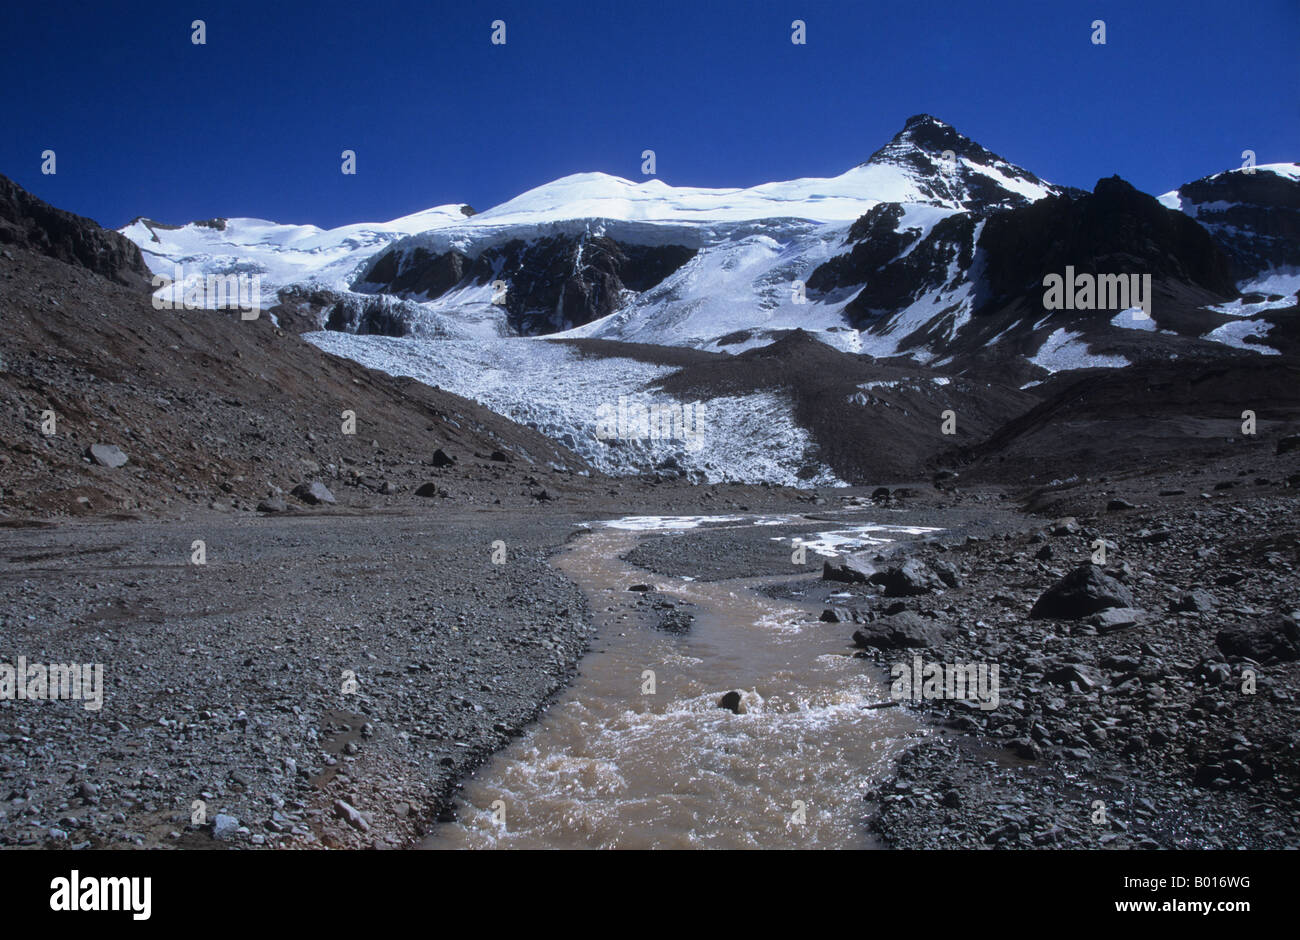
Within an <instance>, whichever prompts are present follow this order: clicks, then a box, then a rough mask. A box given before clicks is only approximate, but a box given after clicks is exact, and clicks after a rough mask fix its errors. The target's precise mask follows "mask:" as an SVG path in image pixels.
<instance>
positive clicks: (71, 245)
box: [0, 176, 150, 290]
mask: <svg viewBox="0 0 1300 940" xmlns="http://www.w3.org/2000/svg"><path fill="white" fill-rule="evenodd" d="M0 245H17V246H19V247H21V248H27V249H29V250H31V251H35V252H39V253H40V254H43V255H48V256H49V257H51V258H57V259H58V260H60V261H66V262H67V263H69V264H75V265H79V266H80V267H83V268H86V269H88V270H90V271H94V272H95V273H96V274H99V275H102V276H103V277H106V278H108V279H109V280H112V281H116V282H117V283H119V284H125V285H126V286H128V287H139V288H141V289H142V290H147V289H148V288H149V286H150V285H149V278H150V274H149V269H148V268H146V267H145V264H144V258H143V257H142V256H141V254H140V248H139V246H137V245H136V244H135V242H133V241H131V240H130V239H128V238H126V237H124V236H122V235H119V234H118V233H117V232H113V231H109V230H108V229H105V228H102V227H101V226H100V225H99V223H97V222H96V221H95V220H93V219H87V218H85V217H84V216H80V215H74V214H73V213H71V212H64V211H63V210H62V209H56V208H54V207H53V206H52V205H50V204H49V203H48V202H45V201H44V200H41V199H37V198H36V197H35V196H33V195H32V194H31V193H29V192H27V190H25V189H23V188H22V187H21V186H19V185H18V184H17V183H15V182H14V181H13V180H11V179H8V178H7V177H4V176H0Z"/></svg>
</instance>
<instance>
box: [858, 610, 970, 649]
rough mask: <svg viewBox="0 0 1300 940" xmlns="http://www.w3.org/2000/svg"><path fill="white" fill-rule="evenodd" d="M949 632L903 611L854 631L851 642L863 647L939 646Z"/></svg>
mask: <svg viewBox="0 0 1300 940" xmlns="http://www.w3.org/2000/svg"><path fill="white" fill-rule="evenodd" d="M948 632H950V631H948V630H946V629H945V628H944V627H943V626H941V625H940V624H937V623H934V622H933V621H930V620H926V619H924V618H923V617H920V616H918V615H917V614H914V613H912V612H911V611H904V612H903V613H901V614H894V615H893V616H892V617H882V618H881V619H879V620H877V621H875V622H873V623H869V624H867V625H866V626H863V627H861V628H859V629H858V630H855V631H854V632H853V643H854V645H856V646H859V647H861V648H863V649H877V650H901V649H931V648H934V647H937V646H941V645H942V644H943V641H944V637H945V635H946V634H947V633H948Z"/></svg>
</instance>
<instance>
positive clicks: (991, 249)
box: [976, 176, 1237, 315]
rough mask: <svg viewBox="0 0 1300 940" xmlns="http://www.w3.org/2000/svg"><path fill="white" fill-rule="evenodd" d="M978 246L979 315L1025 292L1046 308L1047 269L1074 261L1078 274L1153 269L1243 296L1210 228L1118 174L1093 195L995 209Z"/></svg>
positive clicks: (1157, 274) (1160, 276) (1157, 275)
mask: <svg viewBox="0 0 1300 940" xmlns="http://www.w3.org/2000/svg"><path fill="white" fill-rule="evenodd" d="M979 248H980V250H981V252H982V253H983V254H984V256H985V268H984V278H985V283H986V285H987V290H988V296H987V300H986V301H985V302H984V303H983V304H982V305H981V307H980V308H979V309H978V310H977V311H976V314H977V315H978V314H979V313H980V312H981V311H983V310H988V309H991V308H993V307H996V306H998V305H1000V304H1002V303H1005V302H1007V301H1008V300H1010V299H1012V298H1013V297H1018V296H1021V295H1026V296H1028V297H1030V298H1031V299H1034V298H1036V300H1037V302H1036V303H1033V304H1031V306H1033V307H1035V308H1036V309H1038V310H1041V309H1042V303H1041V298H1042V293H1043V276H1044V274H1047V273H1051V272H1058V273H1060V272H1063V271H1064V270H1065V268H1066V266H1067V265H1069V266H1071V267H1073V268H1074V270H1075V272H1076V274H1094V275H1095V274H1150V275H1151V277H1152V279H1153V280H1174V281H1181V282H1184V283H1189V284H1195V285H1198V286H1200V287H1202V288H1204V289H1205V290H1208V291H1210V292H1212V293H1214V294H1217V295H1219V296H1221V297H1235V296H1236V294H1237V290H1236V287H1235V285H1234V282H1233V278H1232V274H1231V271H1230V265H1229V262H1228V258H1227V256H1226V255H1224V253H1223V252H1222V250H1221V249H1220V248H1219V247H1218V246H1217V245H1215V243H1214V241H1213V240H1212V239H1211V238H1210V236H1209V234H1208V233H1207V232H1206V231H1205V230H1204V229H1203V228H1201V227H1200V226H1199V225H1197V224H1196V223H1195V222H1192V220H1191V219H1189V218H1187V217H1186V216H1185V215H1182V214H1180V213H1177V212H1172V211H1170V210H1169V209H1166V208H1165V207H1164V206H1162V205H1161V204H1160V203H1159V202H1158V201H1157V200H1156V199H1155V198H1153V197H1151V196H1148V195H1146V194H1145V193H1142V192H1139V191H1138V190H1136V189H1134V188H1133V187H1132V186H1130V185H1129V184H1128V183H1126V182H1124V180H1122V179H1120V178H1119V177H1118V176H1112V177H1110V178H1109V179H1103V180H1099V181H1098V182H1097V185H1096V187H1095V188H1094V189H1093V191H1092V194H1091V195H1084V196H1081V197H1079V198H1077V199H1071V198H1069V197H1068V196H1059V197H1055V198H1048V199H1043V200H1041V201H1039V202H1036V203H1034V204H1032V205H1029V206H1025V207H1024V208H1021V209H1013V210H1011V211H1008V212H1001V213H995V214H994V215H992V216H991V217H990V218H989V220H988V222H987V223H986V224H985V226H984V230H983V232H982V233H981V235H980V239H979Z"/></svg>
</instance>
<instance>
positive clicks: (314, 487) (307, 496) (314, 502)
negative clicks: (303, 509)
mask: <svg viewBox="0 0 1300 940" xmlns="http://www.w3.org/2000/svg"><path fill="white" fill-rule="evenodd" d="M293 495H294V496H296V497H297V498H298V499H300V500H302V501H303V502H304V503H307V504H308V505H310V506H318V505H320V504H322V503H333V502H334V494H333V493H331V492H330V491H329V487H327V486H326V485H325V484H324V483H322V482H320V480H312V481H311V482H310V483H299V484H298V485H297V486H295V487H294V488H293Z"/></svg>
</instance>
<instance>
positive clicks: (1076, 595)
mask: <svg viewBox="0 0 1300 940" xmlns="http://www.w3.org/2000/svg"><path fill="white" fill-rule="evenodd" d="M1135 606H1136V605H1135V604H1134V603H1133V594H1132V593H1131V592H1130V591H1129V589H1128V588H1126V587H1125V586H1124V585H1122V584H1120V583H1119V582H1118V581H1116V580H1115V579H1114V578H1112V577H1111V576H1110V575H1108V574H1106V573H1105V572H1103V571H1102V570H1101V569H1100V568H1098V567H1097V566H1096V565H1093V564H1084V565H1080V566H1079V567H1077V568H1075V569H1074V570H1073V571H1071V572H1070V573H1069V574H1067V575H1066V576H1065V577H1064V578H1062V579H1061V580H1060V581H1057V582H1056V583H1055V584H1053V585H1052V586H1051V587H1050V588H1048V589H1047V590H1046V591H1044V592H1043V596H1042V597H1040V598H1039V599H1038V600H1037V601H1036V602H1035V603H1034V606H1033V608H1032V609H1031V610H1030V611H1029V616H1030V617H1033V618H1035V619H1044V618H1049V619H1052V620H1082V619H1083V618H1084V617H1087V616H1089V615H1090V614H1095V613H1097V612H1098V611H1102V610H1108V609H1110V608H1111V607H1135Z"/></svg>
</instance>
